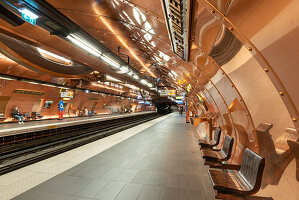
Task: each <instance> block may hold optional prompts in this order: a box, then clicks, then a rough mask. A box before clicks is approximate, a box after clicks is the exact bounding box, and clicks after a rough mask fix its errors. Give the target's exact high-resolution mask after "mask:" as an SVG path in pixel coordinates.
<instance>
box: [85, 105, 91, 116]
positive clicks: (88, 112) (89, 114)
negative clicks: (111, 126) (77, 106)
mask: <svg viewBox="0 0 299 200" xmlns="http://www.w3.org/2000/svg"><path fill="white" fill-rule="evenodd" d="M84 115H85V116H86V117H87V116H89V117H91V111H88V109H87V107H85V109H84Z"/></svg>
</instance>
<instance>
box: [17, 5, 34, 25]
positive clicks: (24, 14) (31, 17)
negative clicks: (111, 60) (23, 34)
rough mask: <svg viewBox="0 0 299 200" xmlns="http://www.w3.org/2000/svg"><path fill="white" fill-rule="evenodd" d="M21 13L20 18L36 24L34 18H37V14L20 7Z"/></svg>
mask: <svg viewBox="0 0 299 200" xmlns="http://www.w3.org/2000/svg"><path fill="white" fill-rule="evenodd" d="M20 11H21V13H22V19H23V20H25V21H26V22H28V23H30V24H32V25H33V26H35V25H36V19H37V18H38V15H36V14H34V13H33V12H31V11H30V10H28V9H26V8H25V9H22V10H20Z"/></svg>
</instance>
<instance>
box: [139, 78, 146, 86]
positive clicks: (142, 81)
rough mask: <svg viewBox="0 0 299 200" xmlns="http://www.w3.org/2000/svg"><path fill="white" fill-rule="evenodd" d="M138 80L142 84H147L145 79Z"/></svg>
mask: <svg viewBox="0 0 299 200" xmlns="http://www.w3.org/2000/svg"><path fill="white" fill-rule="evenodd" d="M140 82H141V83H142V84H144V85H147V84H148V82H147V80H145V79H142V80H141V81H140Z"/></svg>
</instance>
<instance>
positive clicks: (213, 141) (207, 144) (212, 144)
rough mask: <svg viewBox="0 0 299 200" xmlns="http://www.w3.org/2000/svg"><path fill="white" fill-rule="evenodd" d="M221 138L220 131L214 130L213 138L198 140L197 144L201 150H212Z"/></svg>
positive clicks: (218, 129)
mask: <svg viewBox="0 0 299 200" xmlns="http://www.w3.org/2000/svg"><path fill="white" fill-rule="evenodd" d="M220 136H221V129H220V128H218V127H217V128H215V130H214V137H213V139H211V140H205V139H199V140H198V144H199V145H200V147H201V148H213V147H215V146H217V145H218V144H219V141H220Z"/></svg>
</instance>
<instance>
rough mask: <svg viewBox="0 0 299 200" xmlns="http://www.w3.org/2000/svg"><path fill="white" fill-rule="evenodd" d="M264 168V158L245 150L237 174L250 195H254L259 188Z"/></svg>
mask: <svg viewBox="0 0 299 200" xmlns="http://www.w3.org/2000/svg"><path fill="white" fill-rule="evenodd" d="M264 167H265V158H263V157H261V156H259V155H258V154H256V153H254V152H253V151H251V150H250V149H248V148H246V149H245V152H244V154H243V158H242V163H241V168H240V170H239V171H238V173H239V175H240V176H241V177H242V178H243V179H244V180H245V181H246V183H247V184H248V186H249V187H250V189H251V193H252V194H253V193H256V192H257V191H258V190H259V189H260V187H261V182H262V175H263V171H264Z"/></svg>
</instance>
